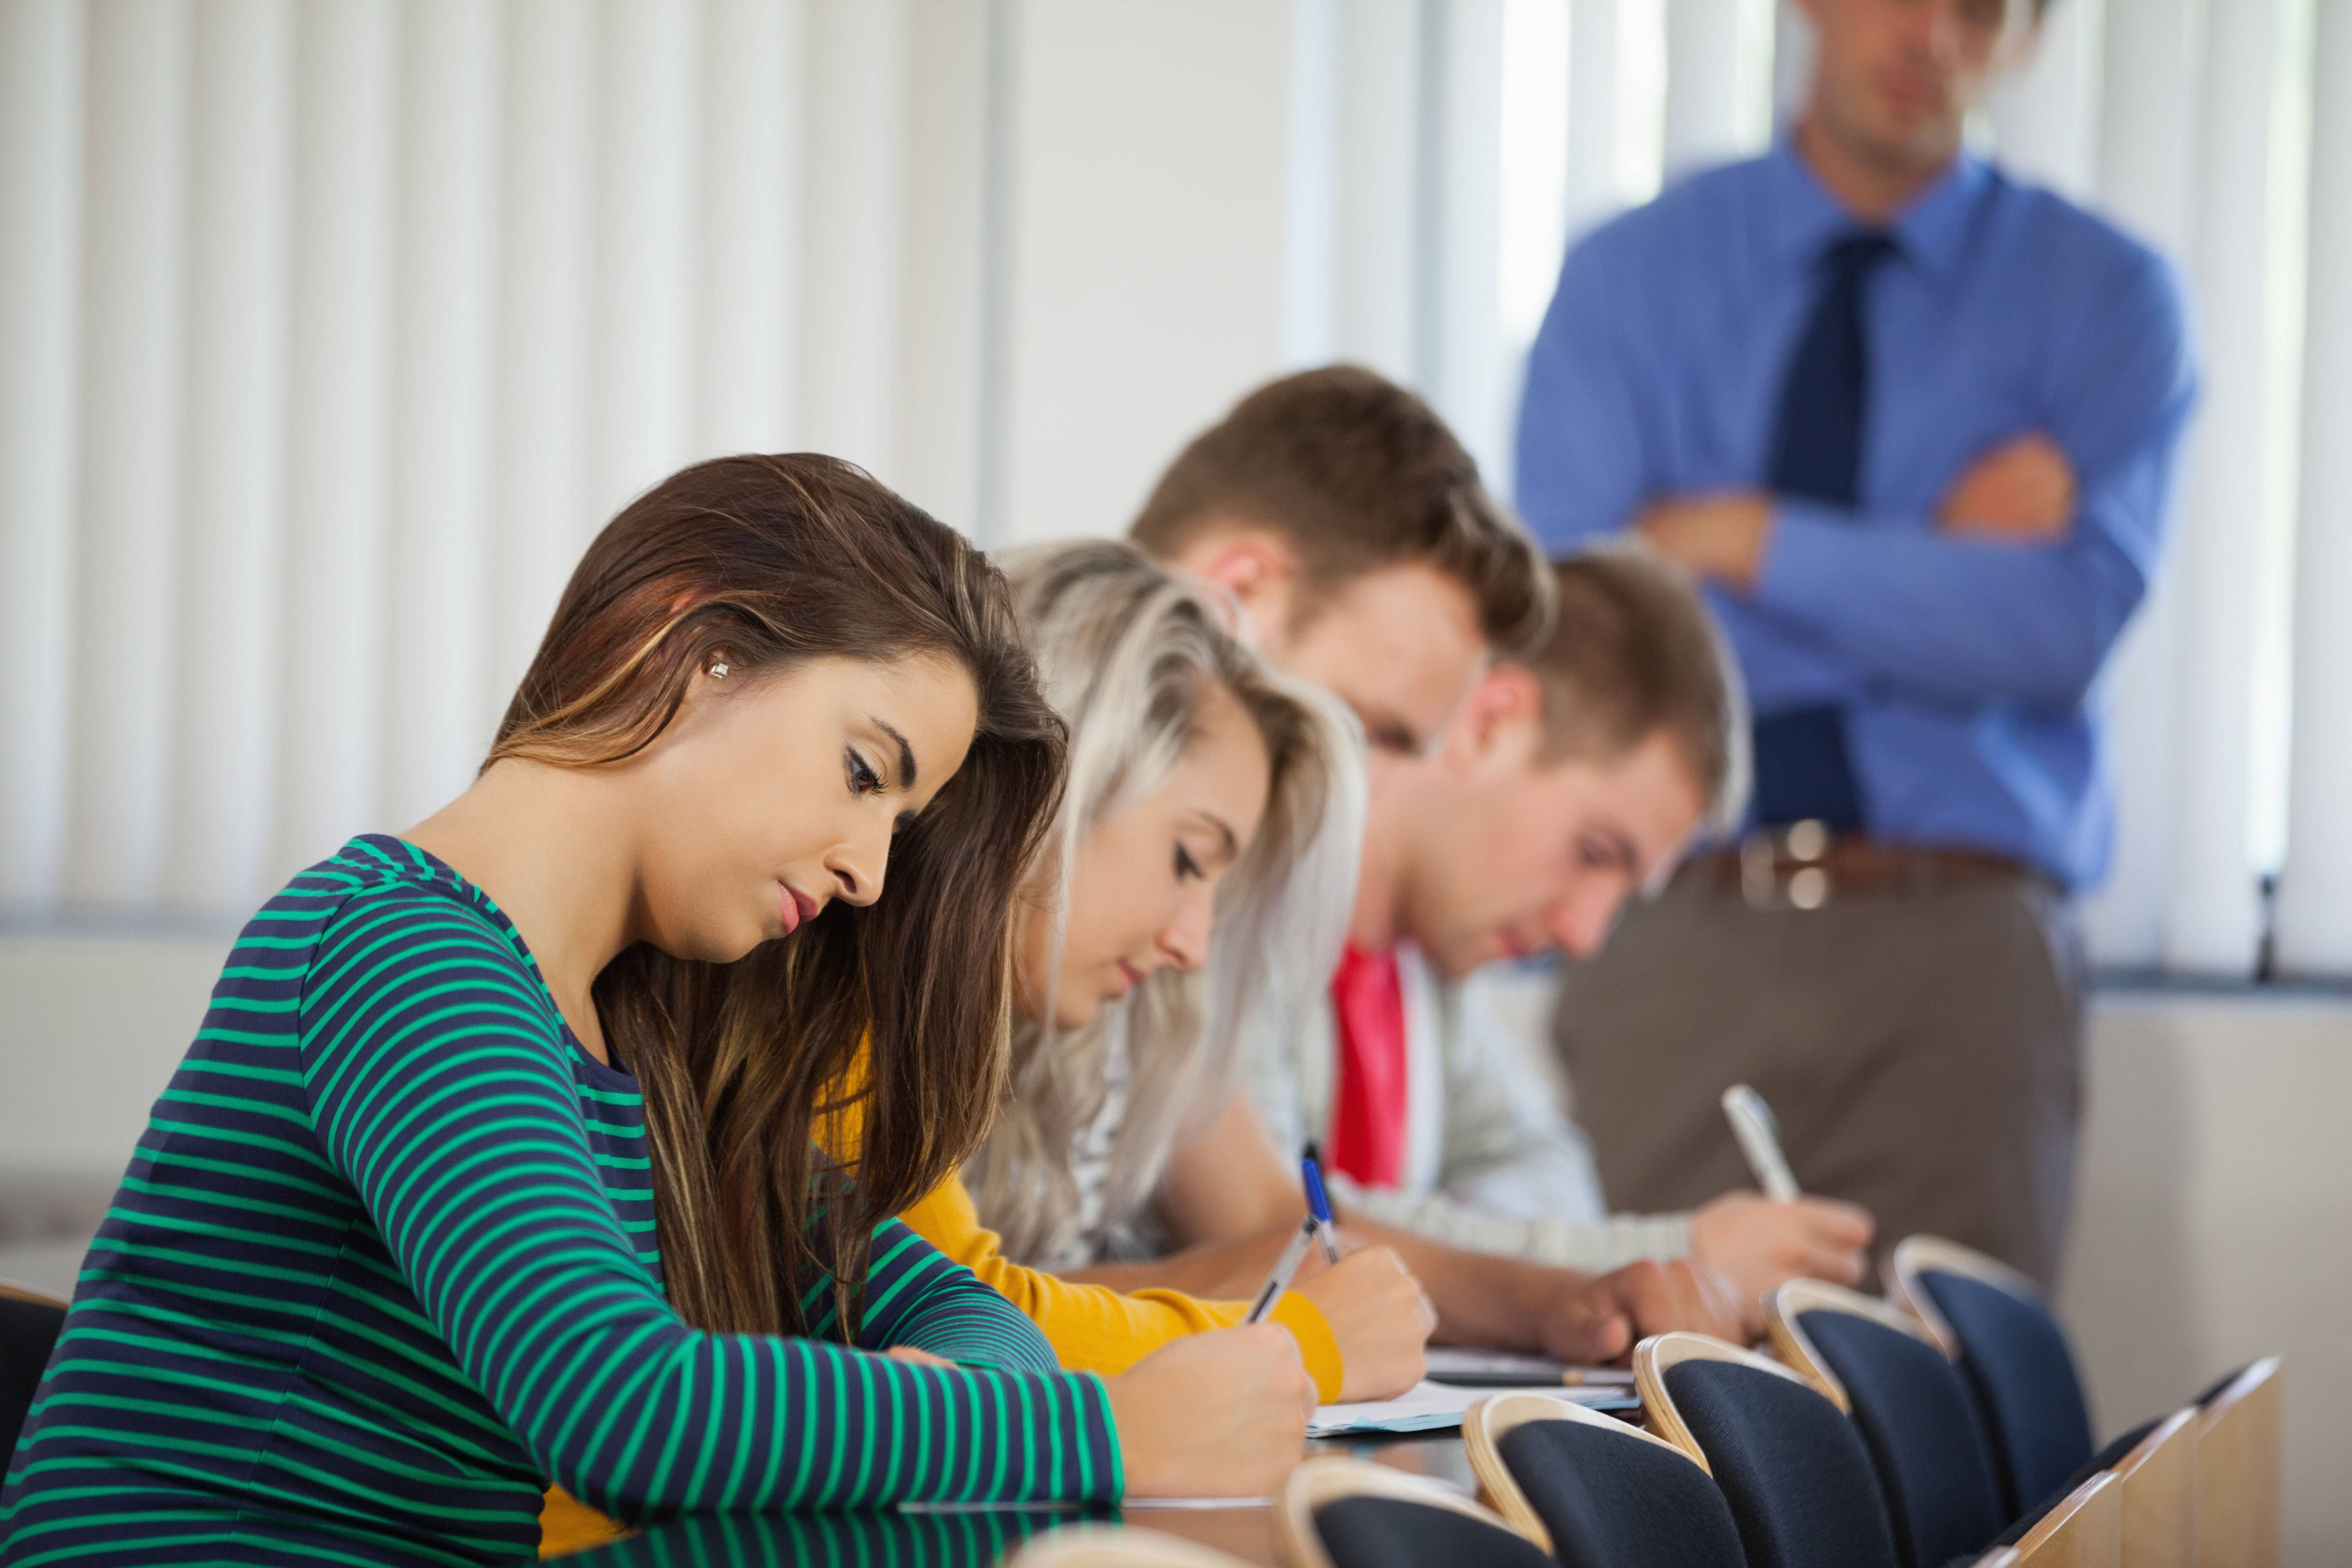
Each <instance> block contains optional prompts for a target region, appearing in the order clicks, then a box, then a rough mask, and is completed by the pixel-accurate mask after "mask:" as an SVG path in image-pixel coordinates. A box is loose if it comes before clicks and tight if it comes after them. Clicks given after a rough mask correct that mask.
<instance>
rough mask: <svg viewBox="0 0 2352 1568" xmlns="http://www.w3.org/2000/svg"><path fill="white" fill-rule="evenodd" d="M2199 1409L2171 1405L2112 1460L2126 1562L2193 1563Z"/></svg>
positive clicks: (2149, 1565) (2180, 1566)
mask: <svg viewBox="0 0 2352 1568" xmlns="http://www.w3.org/2000/svg"><path fill="white" fill-rule="evenodd" d="M2199 1414H2200V1413H2199V1411H2198V1410H2197V1408H2196V1406H2194V1405H2191V1406H2189V1408H2187V1409H2185V1410H2176V1411H2174V1412H2173V1413H2172V1414H2171V1415H2168V1416H2166V1417H2165V1418H2164V1419H2163V1420H2161V1421H2159V1422H2158V1423H2157V1424H2156V1425H2155V1426H2151V1427H2149V1428H2148V1430H2147V1433H2146V1435H2144V1436H2142V1437H2141V1438H2140V1440H2139V1441H2138V1442H2137V1443H2136V1444H2134V1445H2133V1446H2132V1448H2131V1451H2130V1452H2129V1453H2127V1454H2126V1455H2125V1456H2124V1457H2123V1458H2121V1459H2119V1460H2117V1461H2116V1467H2115V1477H2116V1483H2117V1484H2118V1485H2119V1486H2121V1487H2122V1488H2123V1494H2124V1561H2125V1562H2126V1563H2130V1564H2131V1565H2132V1568H2197V1561H2198V1554H2197V1451H2198V1442H2197V1436H2198V1433H2197V1426H2198V1416H2199Z"/></svg>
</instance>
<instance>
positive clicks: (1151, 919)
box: [901, 540, 1433, 1401]
mask: <svg viewBox="0 0 2352 1568" xmlns="http://www.w3.org/2000/svg"><path fill="white" fill-rule="evenodd" d="M1003 564H1004V568H1005V574H1006V576H1007V577H1008V578H1009V579H1010V581H1011V582H1012V584H1013V597H1014V605H1015V610H1016V613H1017V614H1018V616H1019V618H1020V621H1021V626H1022V631H1023V633H1024V636H1025V637H1027V639H1028V642H1029V646H1030V649H1031V651H1032V653H1033V654H1034V656H1035V658H1036V660H1037V664H1038V669H1039V674H1040V676H1041V678H1042V679H1043V682H1044V686H1045V693H1046V699H1047V700H1048V701H1049V702H1050V703H1051V704H1052V705H1053V706H1054V708H1055V710H1056V711H1057V712H1059V713H1060V714H1061V716H1062V718H1063V721H1065V722H1066V724H1067V725H1068V726H1069V731H1070V753H1069V754H1070V762H1069V775H1068V781H1067V784H1066V787H1065V790H1064V793H1063V797H1062V803H1061V807H1060V810H1059V813H1058V815H1057V816H1055V819H1054V822H1053V824H1052V826H1051V827H1050V828H1049V829H1048V831H1047V834H1046V839H1045V849H1044V850H1043V851H1042V852H1041V853H1040V855H1039V856H1038V858H1037V859H1036V861H1035V863H1034V865H1033V866H1032V868H1030V871H1029V874H1028V876H1027V877H1026V878H1025V879H1024V886H1023V893H1022V898H1021V903H1022V908H1021V909H1020V910H1019V932H1018V935H1017V938H1016V943H1017V945H1016V957H1015V976H1014V978H1015V985H1014V1003H1015V1017H1014V1023H1013V1052H1012V1079H1013V1084H1012V1093H1011V1094H1010V1095H1009V1096H1008V1097H1007V1099H1006V1101H1005V1105H1004V1108H1003V1111H1002V1112H1001V1113H1000V1115H999V1117H998V1120H997V1122H996V1124H995V1126H994V1128H993V1129H992V1131H991V1133H990V1136H989V1138H988V1141H987V1142H986V1143H985V1145H984V1146H983V1148H982V1152H981V1154H980V1155H979V1156H978V1157H977V1159H976V1160H975V1161H974V1162H973V1163H971V1166H970V1167H969V1170H968V1175H969V1177H970V1181H971V1186H970V1188H969V1189H967V1187H966V1185H965V1184H964V1181H963V1180H961V1179H951V1180H950V1181H948V1182H946V1183H943V1184H941V1185H940V1187H939V1189H938V1190H936V1191H935V1192H933V1193H932V1194H930V1195H929V1197H927V1198H925V1199H923V1200H922V1201H920V1202H919V1203H918V1204H916V1205H915V1206H914V1207H912V1208H910V1209H908V1211H906V1213H905V1214H904V1215H902V1216H901V1217H902V1218H903V1219H905V1221H906V1222H907V1223H908V1225H909V1226H912V1227H913V1228H914V1229H915V1230H916V1231H917V1232H918V1233H919V1234H920V1235H921V1236H922V1237H924V1238H925V1239H927V1240H929V1242H931V1244H932V1245H933V1246H935V1247H939V1248H940V1250H941V1251H942V1252H944V1253H945V1254H946V1255H947V1256H949V1257H950V1258H954V1259H956V1260H957V1261H959V1262H961V1263H964V1264H967V1265H969V1266H971V1268H972V1269H973V1270H974V1271H975V1272H976V1273H978V1274H979V1276H980V1277H981V1278H982V1279H983V1280H986V1281H987V1282H988V1283H990V1284H992V1285H993V1286H995V1287H996V1288H997V1289H1000V1290H1002V1291H1003V1293H1004V1294H1005V1295H1006V1296H1008V1297H1010V1298H1011V1299H1012V1300H1013V1303H1014V1304H1015V1305H1017V1306H1019V1307H1020V1308H1021V1309H1022V1310H1024V1311H1025V1312H1027V1313H1028V1314H1029V1315H1030V1316H1031V1317H1032V1318H1033V1319H1034V1320H1035V1321H1036V1322H1037V1324H1038V1326H1039V1327H1040V1328H1042V1329H1043V1330H1044V1331H1045V1337H1046V1339H1047V1340H1048V1341H1050V1342H1052V1344H1053V1346H1054V1348H1055V1352H1057V1353H1058V1354H1059V1355H1060V1356H1061V1359H1062V1363H1063V1364H1064V1365H1065V1366H1066V1367H1069V1368H1071V1369H1073V1370H1087V1371H1094V1372H1100V1373H1106V1374H1108V1373H1115V1372H1117V1371H1118V1370H1120V1369H1122V1368H1125V1367H1127V1366H1129V1365H1132V1364H1133V1363H1135V1362H1136V1361H1137V1360H1139V1359H1140V1358H1141V1357H1143V1356H1144V1355H1147V1354H1149V1353H1150V1352H1151V1351H1153V1350H1154V1349H1156V1348H1158V1347H1159V1346H1160V1345H1162V1344H1165V1343H1167V1342H1169V1341H1171V1340H1172V1339H1177V1338H1181V1336H1184V1335H1186V1334H1191V1333H1196V1332H1200V1331H1204V1330H1209V1329H1215V1328H1221V1327H1223V1326H1226V1325H1228V1324H1231V1323H1234V1322H1238V1321H1240V1320H1241V1318H1242V1316H1243V1314H1244V1311H1245V1310H1246V1304H1245V1303H1242V1302H1235V1301H1228V1302H1211V1301H1202V1300H1194V1299H1192V1298H1191V1297H1188V1296H1184V1295H1181V1294H1178V1293H1176V1292H1174V1291H1167V1290H1144V1291H1138V1292H1135V1293H1133V1294H1122V1293H1120V1292H1118V1291H1115V1290H1111V1289H1106V1288H1104V1287H1100V1286H1093V1285H1082V1284H1076V1283H1072V1282H1070V1281H1067V1280H1064V1279H1058V1278H1056V1277H1055V1275H1054V1274H1052V1273H1050V1272H1046V1270H1048V1269H1052V1268H1066V1267H1073V1266H1076V1265H1077V1264H1080V1263H1084V1262H1087V1261H1090V1260H1092V1259H1094V1258H1097V1257H1099V1256H1103V1255H1105V1254H1106V1253H1112V1254H1115V1253H1118V1252H1120V1251H1123V1250H1125V1249H1126V1247H1127V1246H1128V1244H1129V1238H1130V1237H1134V1236H1135V1235H1136V1234H1137V1232H1138V1231H1139V1229H1140V1228H1142V1227H1144V1226H1148V1225H1149V1224H1150V1223H1151V1222H1152V1221H1153V1219H1154V1217H1155V1216H1154V1215H1153V1214H1152V1210H1151V1202H1152V1196H1153V1190H1154V1188H1155V1187H1156V1185H1157V1184H1158V1182H1159V1177H1160V1172H1161V1171H1162V1170H1163V1169H1164V1168H1165V1166H1166V1164H1167V1162H1168V1159H1169V1156H1170V1154H1171V1152H1173V1151H1174V1150H1175V1149H1176V1147H1177V1146H1178V1145H1179V1144H1180V1143H1181V1142H1182V1140H1183V1139H1184V1138H1185V1137H1187V1136H1188V1135H1190V1134H1192V1133H1193V1132H1196V1131H1199V1130H1200V1129H1201V1128H1202V1127H1203V1126H1204V1125H1206V1124H1207V1122H1208V1121H1211V1120H1213V1118H1214V1117H1215V1116H1216V1115H1217V1114H1218V1113H1219V1112H1221V1111H1222V1110H1223V1108H1224V1107H1225V1105H1226V1104H1227V1103H1228V1102H1229V1101H1230V1100H1231V1098H1232V1093H1233V1089H1234V1063H1233V1061H1232V1060H1231V1058H1230V1048H1229V1047H1230V1042H1231V1041H1232V1040H1233V1039H1234V1036H1235V1028H1234V1022H1235V1020H1236V1019H1238V1018H1239V1017H1240V1016H1243V1014H1244V1012H1246V1011H1249V1010H1250V1009H1252V1008H1253V1007H1255V1006H1258V1005H1263V1000H1262V994H1263V993H1264V991H1265V988H1266V987H1268V986H1285V990H1284V992H1283V994H1292V993H1295V992H1297V991H1298V989H1299V987H1297V985H1296V984H1295V983H1290V984H1286V980H1288V979H1289V978H1290V976H1291V974H1292V972H1291V971H1290V970H1288V969H1287V968H1286V966H1300V967H1297V969H1296V971H1295V973H1307V974H1313V973H1321V972H1322V971H1323V970H1324V969H1326V968H1328V965H1329V964H1330V963H1331V962H1332V959H1333V955H1334V954H1336V953H1337V952H1338V951H1339V942H1340V941H1341V939H1342V936H1343V935H1344V930H1345V926H1346V922H1347V916H1348V906H1349V894H1350V891H1351V889H1352V888H1353V884H1354V878H1355V860H1356V853H1357V845H1358V841H1359V839H1360V837H1361V834H1362V827H1363V781H1362V763H1361V760H1360V742H1358V740H1357V738H1356V734H1355V730H1354V726H1353V723H1352V721H1350V720H1349V719H1348V718H1347V717H1346V716H1345V715H1344V713H1343V712H1342V711H1341V710H1339V709H1338V708H1337V707H1336V706H1335V705H1334V704H1333V703H1332V702H1331V700H1329V699H1328V698H1326V697H1324V696H1323V695H1322V694H1320V693H1319V692H1317V691H1314V690H1313V689H1309V688H1307V687H1304V686H1301V685H1299V684H1297V683H1296V682H1294V681H1291V680H1289V679H1286V678H1285V677H1283V676H1280V675H1278V674H1276V673H1275V672H1274V671H1272V670H1270V669H1268V668H1266V667H1265V665H1264V664H1263V663H1261V662H1260V661H1259V659H1258V658H1257V657H1256V655H1255V654H1253V653H1252V652H1251V651H1250V650H1249V649H1248V648H1247V647H1244V646H1243V645H1242V644H1241V643H1240V642H1239V641H1237V640H1236V639H1235V638H1234V637H1233V636H1232V635H1231V634H1230V633H1229V632H1228V631H1227V630H1226V629H1225V626H1224V618H1225V617H1224V614H1223V609H1222V607H1221V606H1220V605H1218V604H1217V603H1216V602H1215V601H1214V600H1213V598H1212V597H1211V596H1210V595H1211V594H1212V593H1213V590H1210V589H1207V588H1204V587H1203V586H1202V585H1201V584H1198V583H1196V582H1194V581H1192V579H1189V578H1184V577H1181V576H1177V575H1174V574H1171V573H1169V572H1168V571H1166V570H1165V569H1164V568H1162V567H1160V565H1158V564H1156V563H1154V562H1152V561H1151V560H1150V557H1148V556H1146V555H1145V554H1143V552H1140V551H1139V550H1137V549H1135V548H1134V547H1132V546H1130V545H1128V544H1124V543H1119V542H1112V541H1108V540H1101V541H1093V540H1090V541H1083V542H1073V543H1067V544H1059V545H1050V546H1043V547H1039V548H1036V549H1032V550H1028V551H1024V552H1017V553H1015V554H1013V555H1012V556H1010V557H1009V558H1007V559H1006V560H1005V562H1004V563H1003ZM1307 991H1308V992H1310V993H1311V991H1312V987H1311V986H1309V987H1307ZM973 1194H977V1195H978V1198H979V1206H978V1208H977V1209H975V1207H974V1204H973ZM983 1220H984V1221H985V1222H986V1224H987V1225H988V1226H993V1227H995V1228H994V1229H993V1230H991V1229H986V1228H983V1227H982V1221H983ZM1179 1228H1180V1231H1181V1222H1180V1226H1179ZM999 1233H1001V1236H1002V1239H1001V1240H1000V1234H999ZM1180 1238H1181V1237H1180ZM1275 1319H1276V1321H1278V1322H1280V1323H1282V1324H1283V1325H1284V1326H1285V1327H1286V1328H1288V1329H1289V1330H1290V1331H1291V1332H1292V1334H1293V1335H1294V1336H1295V1337H1296V1338H1297V1341H1298V1342H1299V1348H1300V1351H1301V1352H1302V1354H1303V1355H1304V1357H1305V1359H1306V1363H1307V1370H1308V1371H1309V1372H1310V1373H1313V1374H1314V1376H1315V1380H1316V1384H1317V1386H1318V1389H1319V1391H1320V1392H1321V1394H1322V1397H1323V1398H1324V1399H1325V1400H1327V1401H1328V1400H1336V1399H1339V1398H1342V1397H1346V1398H1354V1399H1366V1398H1379V1397H1383V1396H1386V1395H1389V1394H1396V1393H1400V1392H1402V1390H1403V1389H1405V1388H1408V1387H1410V1386H1412V1384H1413V1383H1414V1382H1416V1381H1417V1380H1418V1379H1419V1378H1420V1376H1421V1373H1422V1366H1423V1361H1422V1347H1423V1342H1424V1341H1425V1340H1426V1339H1427V1338H1428V1334H1429V1330H1430V1326H1431V1323H1432V1321H1433V1319H1432V1317H1431V1314H1430V1311H1429V1308H1428V1304H1427V1302H1426V1301H1425V1300H1423V1297H1422V1294H1421V1289H1420V1287H1419V1286H1418V1284H1416V1283H1415V1282H1414V1280H1413V1279H1412V1276H1411V1275H1409V1274H1407V1273H1406V1272H1405V1270H1404V1268H1403V1266H1402V1264H1401V1263H1399V1262H1398V1261H1397V1259H1396V1258H1395V1255H1394V1254H1392V1253H1391V1252H1389V1251H1388V1250H1386V1249H1385V1248H1377V1247H1376V1248H1369V1249H1366V1250H1364V1251H1361V1252H1358V1253H1355V1254H1353V1255H1352V1256H1350V1257H1349V1258H1346V1259H1345V1260H1344V1261H1342V1262H1341V1263H1340V1264H1339V1266H1338V1267H1336V1268H1330V1269H1328V1270H1325V1271H1322V1272H1320V1273H1318V1274H1316V1275H1314V1276H1313V1277H1312V1278H1311V1279H1304V1280H1302V1281H1301V1282H1300V1284H1299V1285H1298V1287H1297V1289H1295V1290H1293V1291H1292V1292H1291V1293H1290V1294H1288V1295H1286V1297H1285V1298H1284V1299H1283V1300H1282V1301H1281V1303H1280V1304H1279V1305H1278V1306H1277V1308H1276V1311H1275Z"/></svg>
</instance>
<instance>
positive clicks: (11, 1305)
mask: <svg viewBox="0 0 2352 1568" xmlns="http://www.w3.org/2000/svg"><path fill="white" fill-rule="evenodd" d="M65 1324H66V1313H65V1309H64V1308H62V1307H52V1306H50V1305H49V1304H48V1303H47V1302H46V1301H23V1300H17V1299H16V1297H14V1296H0V1479H5V1477H6V1476H7V1474H8V1456H9V1455H11V1454H13V1453H15V1452H16V1434H18V1433H19V1432H22V1431H23V1430H24V1429H25V1417H26V1415H28V1414H29V1413H30V1412H31V1411H32V1408H33V1390H35V1389H36V1388H38V1387H39V1386H40V1384H41V1373H42V1372H43V1371H45V1370H46V1369H47V1366H48V1364H49V1352H51V1351H53V1350H55V1349H56V1348H57V1344H58V1331H59V1330H61V1329H63V1328H64V1327H65Z"/></svg>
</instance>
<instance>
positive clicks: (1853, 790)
mask: <svg viewBox="0 0 2352 1568" xmlns="http://www.w3.org/2000/svg"><path fill="white" fill-rule="evenodd" d="M1894 253H1895V242H1894V241H1893V240H1891V239H1889V238H1887V237H1885V235H1878V234H1857V235H1852V236H1849V237H1846V238H1844V239H1842V240H1839V241H1838V242H1837V243H1836V244H1835V245H1832V246H1831V247H1830V248H1829V250H1828V251H1827V252H1826V253H1825V254H1824V255H1823V256H1822V263H1821V271H1822V281H1821V292H1820V293H1819V294H1817V295H1816V296H1815V297H1814V300H1813V311H1812V315H1811V318H1809V319H1808V320H1807V321H1806V322H1805V330H1804V332H1803V334H1802V335H1801V336H1800V337H1799V338H1798V339H1797V348H1796V353H1794V354H1793V355H1792V356H1791V357H1790V361H1789V373H1788V374H1787V376H1786V377H1785V378H1783V379H1782V381H1781V383H1780V408H1779V409H1778V411H1777V412H1776V414H1775V416H1774V418H1773V422H1772V464H1771V470H1770V472H1769V476H1768V477H1767V481H1766V482H1767V484H1768V485H1769V488H1770V489H1771V490H1772V492H1773V493H1774V494H1775V495H1782V496H1793V497H1798V498H1801V499H1803V500H1817V501H1821V502H1822V503H1824V504H1826V505H1829V506H1834V507H1851V506H1853V504H1854V500H1855V486H1856V477H1857V475H1858V474H1859V472H1860V470H1861V468H1862V435H1863V420H1864V414H1865V412H1866V411H1867V409H1868V407H1869V402H1870V353H1869V344H1868V342H1867V338H1866V334H1865V333H1864V329H1863V314H1862V300H1863V288H1864V284H1866V283H1867V282H1868V281H1869V279H1870V275H1871V273H1872V272H1873V271H1874V270H1875V269H1876V268H1877V266H1878V264H1879V263H1880V262H1881V261H1884V260H1885V259H1886V258H1887V257H1889V256H1891V255H1893V254H1894ZM1808 818H1814V819H1818V820H1820V821H1822V822H1825V823H1827V824H1828V825H1829V826H1831V827H1832V828H1833V829H1836V830H1838V831H1841V832H1847V833H1854V832H1859V831H1861V829H1862V827H1863V812H1862V791H1861V788H1860V786H1859V785H1858V784H1856V783H1855V782H1854V776H1853V760H1852V758H1851V756H1850V755H1849V753H1848V751H1847V746H1846V731H1845V710H1843V708H1840V707H1837V706H1836V705H1834V704H1830V703H1822V704H1818V705H1815V706H1812V707H1806V708H1790V709H1783V710H1780V712H1777V713H1769V714H1762V715H1759V716H1758V718H1757V720H1756V820H1757V821H1758V822H1759V823H1761V824H1763V825H1764V826H1768V827H1769V826H1780V825H1782V824H1785V823H1790V822H1802V821H1805V820H1806V819H1808Z"/></svg>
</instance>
